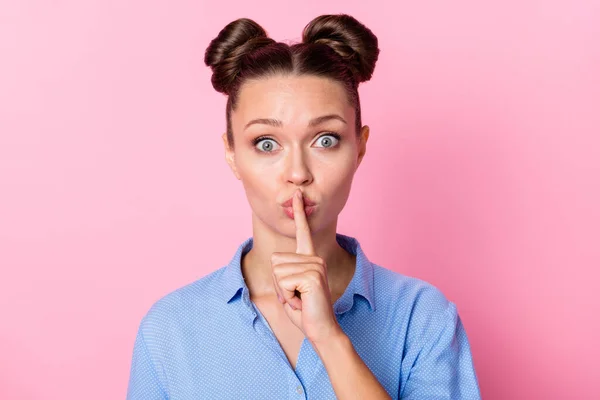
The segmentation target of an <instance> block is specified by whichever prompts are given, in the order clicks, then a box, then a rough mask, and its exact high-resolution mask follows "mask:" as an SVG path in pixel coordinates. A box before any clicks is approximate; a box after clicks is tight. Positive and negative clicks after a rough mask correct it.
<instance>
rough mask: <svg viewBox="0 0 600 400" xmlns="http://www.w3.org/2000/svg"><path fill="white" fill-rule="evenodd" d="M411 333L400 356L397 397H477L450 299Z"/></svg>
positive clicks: (458, 399) (408, 399)
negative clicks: (444, 306)
mask: <svg viewBox="0 0 600 400" xmlns="http://www.w3.org/2000/svg"><path fill="white" fill-rule="evenodd" d="M430 322H431V325H430V326H429V327H428V328H424V329H422V330H419V331H418V332H417V333H416V334H415V335H414V343H413V344H412V345H411V346H410V348H409V349H408V351H407V354H406V356H405V358H404V360H403V363H402V364H403V366H402V374H403V376H404V377H405V378H403V380H402V382H401V387H400V393H399V398H400V399H403V400H420V399H428V400H467V399H468V400H481V394H480V392H479V385H478V382H477V377H476V375H475V369H474V367H473V360H472V357H471V349H470V346H469V341H468V339H467V335H466V332H465V330H464V327H463V325H462V322H461V320H460V318H459V316H458V313H457V311H456V306H455V305H454V304H453V303H448V307H447V308H446V309H445V310H444V312H443V313H442V314H440V315H439V316H438V317H436V318H432V320H430Z"/></svg>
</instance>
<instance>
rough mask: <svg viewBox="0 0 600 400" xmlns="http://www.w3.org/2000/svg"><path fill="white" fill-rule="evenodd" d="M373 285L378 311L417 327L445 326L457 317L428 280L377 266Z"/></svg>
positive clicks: (453, 307)
mask: <svg viewBox="0 0 600 400" xmlns="http://www.w3.org/2000/svg"><path fill="white" fill-rule="evenodd" d="M373 281H374V293H375V298H376V304H377V308H378V309H380V308H382V309H383V311H384V312H392V313H394V314H395V315H396V316H400V317H402V319H403V320H404V321H405V322H406V323H407V324H408V323H410V325H412V326H413V327H418V326H421V325H423V326H425V325H430V324H445V323H446V322H447V321H448V319H451V318H452V317H453V315H455V314H456V306H455V304H454V303H453V302H451V301H450V300H449V299H448V298H447V297H446V295H445V294H444V293H443V292H442V290H441V289H440V288H438V287H436V286H435V285H433V284H431V283H430V282H427V281H425V280H422V279H419V278H416V277H412V276H408V275H404V274H402V273H400V272H396V271H393V270H390V269H387V268H384V267H382V266H380V265H377V264H373Z"/></svg>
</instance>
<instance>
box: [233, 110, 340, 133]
mask: <svg viewBox="0 0 600 400" xmlns="http://www.w3.org/2000/svg"><path fill="white" fill-rule="evenodd" d="M332 119H337V120H338V121H342V122H343V123H344V124H348V123H347V122H346V120H345V119H344V118H342V117H340V116H339V115H337V114H327V115H323V116H321V117H317V118H313V119H311V120H310V122H309V123H308V126H309V127H310V128H312V127H315V126H317V125H320V124H322V123H323V122H326V121H330V120H332ZM255 124H262V125H269V126H273V127H275V128H281V127H282V126H283V123H282V122H281V121H280V120H278V119H273V118H257V119H253V120H252V121H250V122H248V123H247V124H246V126H244V130H246V129H248V127H249V126H250V125H255Z"/></svg>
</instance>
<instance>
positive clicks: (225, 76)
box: [204, 14, 379, 147]
mask: <svg viewBox="0 0 600 400" xmlns="http://www.w3.org/2000/svg"><path fill="white" fill-rule="evenodd" d="M378 56H379V48H378V47H377V37H376V36H375V35H374V34H373V32H371V30H370V29H369V28H367V27H366V26H364V25H363V24H361V23H360V22H359V21H357V20H356V19H355V18H353V17H351V16H349V15H345V14H340V15H321V16H319V17H317V18H315V19H313V20H312V21H311V22H310V23H309V24H308V25H306V27H305V28H304V31H303V33H302V42H301V43H296V44H293V45H288V44H286V43H282V42H276V41H275V40H273V39H271V38H269V37H268V36H267V32H266V31H265V30H264V29H263V28H262V27H261V26H260V25H258V24H257V23H256V22H254V21H253V20H251V19H248V18H240V19H237V20H235V21H233V22H230V23H229V24H227V26H225V28H223V29H222V30H221V32H219V35H218V36H217V37H216V38H214V39H213V40H212V41H211V42H210V44H209V46H208V48H207V49H206V52H205V54H204V63H205V64H206V65H207V66H209V67H211V69H212V72H213V74H212V79H211V81H212V85H213V87H214V88H215V90H217V91H218V92H221V93H224V94H226V95H228V99H227V111H226V118H227V139H228V141H229V143H230V145H231V146H232V147H233V132H232V129H231V112H232V110H234V109H235V107H236V105H237V99H238V94H239V90H240V87H241V86H242V84H243V83H244V82H245V81H246V80H248V79H258V78H263V77H270V76H274V75H277V74H286V75H287V74H296V75H314V76H320V77H326V78H330V79H333V80H335V81H338V82H340V83H342V84H343V85H344V88H345V89H346V93H347V94H348V99H349V101H350V103H351V104H352V106H354V108H355V112H356V133H357V135H358V134H359V132H360V128H361V126H362V122H361V116H360V115H361V114H360V100H359V97H358V90H357V89H358V84H359V83H361V82H364V81H368V80H369V79H371V76H372V75H373V70H374V69H375V63H376V61H377V57H378Z"/></svg>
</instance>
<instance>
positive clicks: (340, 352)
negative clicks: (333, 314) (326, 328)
mask: <svg viewBox="0 0 600 400" xmlns="http://www.w3.org/2000/svg"><path fill="white" fill-rule="evenodd" d="M312 344H313V346H314V348H315V351H316V352H317V354H318V355H319V357H320V358H321V360H322V361H323V365H324V366H325V369H326V370H327V374H328V375H329V380H330V381H331V384H332V386H333V390H334V391H335V395H336V397H337V398H338V399H340V400H350V399H369V400H384V399H386V400H387V399H391V397H390V396H389V394H388V393H387V392H386V391H385V389H384V388H383V386H381V384H380V383H379V382H378V381H377V378H376V377H375V375H373V373H372V372H371V370H370V369H369V367H367V365H366V364H365V363H364V362H363V360H362V359H361V358H360V356H359V355H358V353H357V352H356V350H354V346H352V342H351V341H350V338H349V337H348V336H346V334H345V333H344V332H343V331H342V330H341V329H340V330H339V331H338V333H337V334H335V335H332V336H330V337H329V338H328V339H327V340H326V341H323V342H319V343H312Z"/></svg>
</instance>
